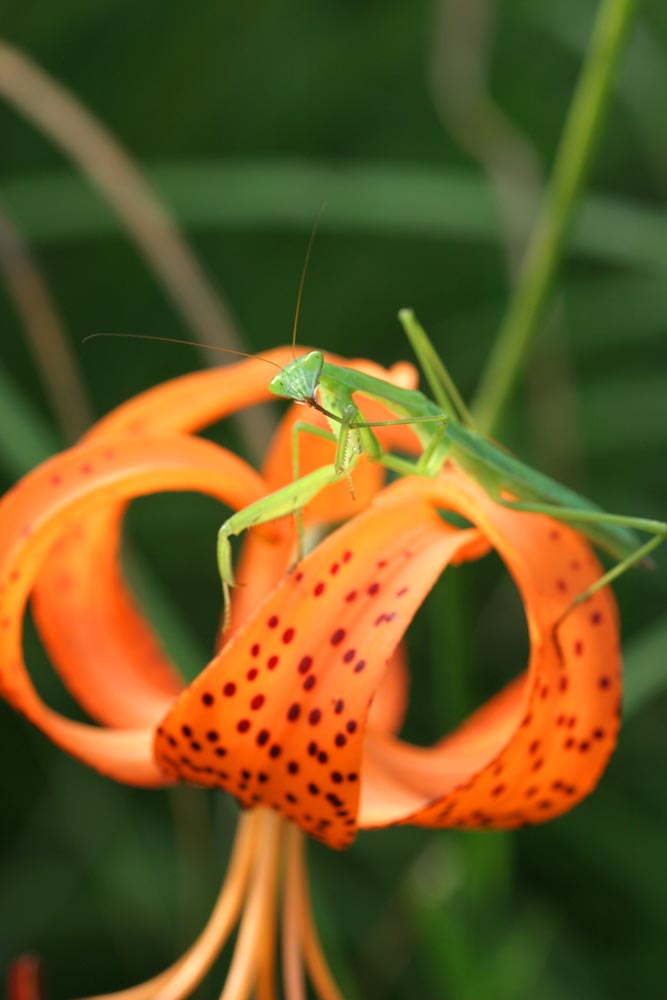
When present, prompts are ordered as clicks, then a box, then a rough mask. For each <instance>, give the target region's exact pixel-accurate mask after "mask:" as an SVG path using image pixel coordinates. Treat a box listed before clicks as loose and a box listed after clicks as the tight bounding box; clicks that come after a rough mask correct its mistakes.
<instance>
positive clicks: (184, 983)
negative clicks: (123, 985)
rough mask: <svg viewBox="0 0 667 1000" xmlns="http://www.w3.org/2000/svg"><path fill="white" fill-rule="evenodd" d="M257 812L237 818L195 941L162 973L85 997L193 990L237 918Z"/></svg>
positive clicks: (163, 995) (120, 999) (152, 997)
mask: <svg viewBox="0 0 667 1000" xmlns="http://www.w3.org/2000/svg"><path fill="white" fill-rule="evenodd" d="M261 825H262V824H261V814H260V813H258V812H251V813H247V814H245V815H243V816H242V817H241V819H240V820H239V825H238V829H237V832H236V837H235V840H234V847H233V850H232V857H231V861H230V863H229V868H228V870H227V874H226V877H225V881H224V884H223V886H222V889H221V891H220V894H219V896H218V899H217V902H216V904H215V907H214V909H213V912H212V914H211V917H210V919H209V921H208V923H207V925H206V927H205V928H204V930H203V932H202V933H201V935H200V936H199V938H198V939H197V940H196V941H195V943H194V944H193V945H192V946H191V947H190V948H189V949H188V951H186V952H185V954H184V955H182V956H181V957H180V958H179V959H178V961H177V962H175V963H174V964H173V965H172V966H170V967H169V968H168V969H165V970H164V972H161V973H160V974H159V975H158V976H155V977H154V978H153V979H149V980H147V981H146V982H144V983H139V984H138V985H137V986H133V987H131V988H130V989H127V990H120V991H119V992H117V993H108V994H104V995H103V996H102V995H100V996H96V997H90V998H88V1000H181V998H183V997H187V996H188V995H189V994H190V993H191V992H192V990H194V989H195V988H196V987H197V986H198V984H199V983H200V982H201V980H202V979H203V977H204V976H205V975H206V973H207V972H208V970H209V969H210V968H211V966H212V965H213V963H214V961H215V960H216V958H217V956H218V954H219V952H220V949H221V948H222V946H223V944H224V943H225V941H226V940H227V938H228V937H229V934H230V933H231V931H232V929H233V927H234V924H235V923H236V919H237V917H238V914H239V911H240V909H241V906H242V905H243V899H244V895H245V890H246V886H247V884H248V879H249V877H250V872H251V870H252V863H253V861H254V859H255V855H256V852H257V845H258V838H259V833H260V827H261Z"/></svg>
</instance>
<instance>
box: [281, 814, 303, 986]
mask: <svg viewBox="0 0 667 1000" xmlns="http://www.w3.org/2000/svg"><path fill="white" fill-rule="evenodd" d="M302 844H303V835H302V833H301V831H300V830H299V828H298V826H295V825H294V824H292V825H291V826H290V828H289V830H288V831H287V835H286V845H285V890H284V895H283V927H282V930H283V935H282V954H283V986H284V988H285V996H286V997H288V998H289V1000H306V988H305V982H304V973H303V954H302V949H301V933H300V932H301V926H302V921H301V914H300V903H301V898H300V893H299V884H298V876H297V877H295V874H296V871H297V869H298V864H299V856H300V855H301V853H302Z"/></svg>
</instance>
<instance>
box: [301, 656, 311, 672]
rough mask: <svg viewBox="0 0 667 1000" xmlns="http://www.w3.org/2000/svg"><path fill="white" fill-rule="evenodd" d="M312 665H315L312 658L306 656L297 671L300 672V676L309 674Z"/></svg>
mask: <svg viewBox="0 0 667 1000" xmlns="http://www.w3.org/2000/svg"><path fill="white" fill-rule="evenodd" d="M312 665H313V658H312V656H304V657H303V658H302V659H301V662H300V663H299V666H298V667H297V670H298V671H299V673H300V674H307V673H308V671H309V670H310V668H311V667H312Z"/></svg>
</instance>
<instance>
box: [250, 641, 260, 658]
mask: <svg viewBox="0 0 667 1000" xmlns="http://www.w3.org/2000/svg"><path fill="white" fill-rule="evenodd" d="M259 651H260V645H259V643H258V642H256V643H254V644H253V645H252V646H251V647H250V655H251V656H259Z"/></svg>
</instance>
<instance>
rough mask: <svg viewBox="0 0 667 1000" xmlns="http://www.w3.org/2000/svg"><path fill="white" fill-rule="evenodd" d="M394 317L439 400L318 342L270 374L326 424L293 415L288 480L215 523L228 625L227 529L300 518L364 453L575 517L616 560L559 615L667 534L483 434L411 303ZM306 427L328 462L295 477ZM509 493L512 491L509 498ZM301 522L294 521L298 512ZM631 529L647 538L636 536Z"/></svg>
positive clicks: (398, 467) (405, 469)
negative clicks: (409, 430) (388, 429)
mask: <svg viewBox="0 0 667 1000" xmlns="http://www.w3.org/2000/svg"><path fill="white" fill-rule="evenodd" d="M399 318H400V321H401V323H402V324H403V327H404V329H405V332H406V334H407V336H408V339H409V340H410V343H411V345H412V348H413V350H414V352H415V354H416V356H417V358H418V360H419V362H420V365H421V367H422V369H423V370H424V374H425V376H426V379H427V381H428V383H429V385H430V388H431V391H432V393H433V395H434V397H435V400H436V402H433V401H432V400H430V399H429V398H428V397H427V396H425V395H424V394H423V393H421V392H419V391H418V390H414V389H403V388H399V387H397V386H394V385H392V384H390V383H389V382H385V381H383V380H381V379H378V378H374V377H372V376H370V375H365V374H362V373H361V372H357V371H354V370H352V369H349V368H343V367H341V366H340V365H334V364H331V363H330V362H327V361H325V360H324V358H323V356H322V354H321V352H319V351H311V352H310V353H309V354H306V355H304V356H303V357H300V358H295V359H294V361H292V362H291V363H290V364H288V365H287V366H286V367H285V368H283V369H282V370H281V371H280V372H279V374H277V375H276V376H274V378H273V379H271V381H270V383H269V389H270V391H271V392H272V393H274V394H275V395H276V396H280V397H282V398H285V399H289V400H292V401H293V402H295V403H302V404H305V405H307V406H310V407H312V408H314V409H316V410H319V411H320V412H321V413H323V414H324V415H325V417H326V418H327V420H328V422H329V426H330V428H331V430H330V431H325V430H323V429H321V428H317V427H313V426H312V425H311V424H308V423H305V422H297V423H296V424H295V426H294V429H293V435H294V437H293V456H294V473H295V479H294V481H293V482H291V483H290V484H289V485H287V486H285V487H283V488H282V489H279V490H277V491H276V492H275V493H272V494H271V495H269V496H267V497H264V498H263V499H261V500H259V501H257V502H256V503H254V504H251V505H250V506H249V507H247V508H245V509H244V510H242V511H239V512H237V513H236V514H234V515H233V516H232V517H230V518H229V519H228V520H227V521H225V523H224V524H223V525H222V527H221V528H220V531H219V534H218V549H217V551H218V565H219V569H220V576H221V578H222V584H223V592H224V599H225V624H227V623H228V621H229V587H230V586H231V585H233V583H234V577H233V571H232V554H231V545H230V541H229V540H230V538H231V536H233V535H238V534H240V533H241V532H242V531H245V530H246V529H248V528H251V527H255V526H257V525H260V524H265V523H267V522H269V521H272V520H275V519H276V518H279V517H284V516H286V515H289V514H295V515H297V518H300V512H301V511H302V509H303V508H304V507H305V506H306V504H308V503H309V502H310V501H311V500H312V499H313V497H315V496H316V495H317V494H318V493H319V492H320V491H321V490H323V489H324V488H325V487H326V486H328V485H329V484H331V483H334V482H336V481H337V480H339V479H340V478H341V477H343V476H349V474H350V471H351V470H352V468H353V467H354V465H355V463H356V461H357V459H358V457H359V455H360V454H361V453H362V452H363V453H364V454H365V455H366V456H367V458H369V459H370V460H371V461H373V462H378V463H380V464H381V465H383V466H385V467H386V468H387V469H390V470H393V471H395V472H398V473H399V474H401V475H421V476H435V475H437V474H438V473H439V472H440V470H441V469H442V467H443V464H444V462H445V461H446V460H448V461H450V462H452V463H453V464H454V465H456V466H458V467H460V468H461V469H463V470H464V471H465V472H466V473H468V474H469V475H470V476H472V477H473V478H474V479H475V480H476V482H478V483H479V484H480V486H482V488H483V489H484V490H485V492H486V493H487V494H488V495H489V496H490V497H491V498H492V499H493V500H495V501H496V502H497V503H500V504H503V505H504V506H507V507H510V508H512V509H514V510H521V511H525V512H526V513H538V514H548V515H549V516H551V517H553V518H556V519H557V520H560V521H564V522H567V523H571V524H574V525H575V526H576V528H577V529H578V530H579V531H581V532H582V533H583V534H584V535H586V536H587V537H588V538H589V539H590V540H591V541H592V542H593V543H594V544H595V545H598V546H599V547H600V548H602V549H604V550H606V551H607V552H608V553H610V554H611V555H612V556H614V557H615V558H616V559H618V560H619V562H618V563H617V564H616V565H615V566H614V567H613V568H612V569H610V570H609V571H608V572H606V573H605V574H604V575H603V576H601V577H600V579H599V580H597V581H596V582H595V583H594V584H593V585H592V586H590V587H588V588H587V590H585V591H584V592H583V593H582V594H580V595H579V596H578V597H576V598H575V600H574V601H573V602H572V604H571V605H570V606H569V607H568V609H567V610H566V612H565V613H564V614H563V616H562V617H561V620H562V619H563V618H565V616H566V615H567V614H568V613H569V612H570V611H571V610H572V608H574V607H575V606H576V605H577V604H579V603H581V601H583V600H585V599H586V598H588V597H590V596H591V595H592V594H594V593H595V592H596V591H597V590H599V589H600V588H602V587H604V586H606V585H607V584H608V583H611V581H612V580H614V579H616V578H617V577H619V576H620V575H621V574H622V573H624V572H625V570H626V569H629V568H630V567H631V566H634V565H636V564H637V563H638V562H640V561H641V560H643V559H645V558H646V557H647V556H648V554H649V553H650V552H651V551H652V550H653V549H655V548H656V547H657V546H658V545H659V544H660V543H661V542H662V541H663V540H664V539H665V537H667V524H665V523H663V522H661V521H654V520H649V519H646V518H639V517H623V516H620V515H615V514H607V513H606V512H605V511H603V510H602V509H601V508H600V507H598V506H596V505H595V504H593V503H591V502H590V501H588V500H586V499H584V498H583V497H581V496H579V495H578V494H577V493H575V492H574V491H572V490H570V489H568V488H567V487H565V486H561V485H560V484H559V483H557V482H556V481H555V480H553V479H550V478H549V477H548V476H545V475H542V474H541V473H539V472H536V471H535V470H534V469H531V468H530V467H529V466H527V465H525V464H524V463H523V462H520V461H519V460H518V459H516V458H514V457H513V456H512V455H510V454H509V453H508V452H506V451H504V450H503V449H502V448H500V447H498V446H497V445H495V444H493V443H492V442H491V441H489V440H488V439H487V438H485V437H484V436H483V435H481V434H479V433H478V432H477V431H476V430H475V428H474V423H473V420H472V418H471V416H470V414H469V413H468V411H467V409H466V407H465V405H464V403H463V401H462V399H461V397H460V395H459V393H458V391H457V390H456V387H455V385H454V383H453V381H452V380H451V378H450V376H449V374H448V372H447V370H446V368H445V366H444V364H443V363H442V361H441V359H440V358H439V357H438V354H437V352H436V351H435V348H434V347H433V345H432V344H431V342H430V341H429V339H428V337H427V335H426V333H425V332H424V330H423V329H422V327H421V326H420V324H419V323H418V321H417V319H416V317H415V316H414V314H413V313H412V311H411V310H408V309H403V310H401V312H400V313H399ZM359 396H360V397H366V398H368V399H372V400H376V401H379V402H380V403H382V404H384V406H385V407H386V409H387V410H388V411H389V412H390V413H391V414H394V415H395V419H392V420H386V421H380V422H368V421H366V420H364V418H363V414H362V412H361V410H360V409H359V406H358V404H357V402H356V397H359ZM393 424H410V425H414V431H415V433H416V435H417V437H418V440H419V443H420V445H421V448H422V452H421V455H420V456H419V458H418V459H417V460H416V461H411V460H409V459H407V458H404V457H402V456H399V455H394V454H392V453H389V452H386V451H384V450H383V448H382V446H381V444H380V442H379V441H378V439H377V436H376V435H375V434H374V433H373V428H374V427H381V426H388V425H393ZM303 432H306V433H311V434H316V435H319V436H322V437H326V438H329V439H331V440H333V441H335V443H336V452H335V458H334V462H333V463H332V464H331V465H327V466H323V467H322V468H320V469H317V470H316V471H314V472H311V473H309V474H308V475H305V476H301V477H299V475H298V438H297V435H298V434H299V433H303ZM507 494H509V495H511V496H512V497H514V498H515V499H512V500H508V499H507V498H506V497H507ZM298 523H299V526H300V521H299V522H298ZM299 530H300V529H299ZM636 531H642V532H646V533H648V534H650V535H651V536H652V537H651V538H649V540H648V541H646V542H645V543H643V544H642V543H641V541H640V539H639V538H638V537H637V535H636V534H635V532H636Z"/></svg>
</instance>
